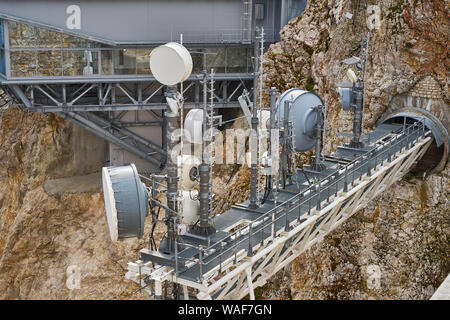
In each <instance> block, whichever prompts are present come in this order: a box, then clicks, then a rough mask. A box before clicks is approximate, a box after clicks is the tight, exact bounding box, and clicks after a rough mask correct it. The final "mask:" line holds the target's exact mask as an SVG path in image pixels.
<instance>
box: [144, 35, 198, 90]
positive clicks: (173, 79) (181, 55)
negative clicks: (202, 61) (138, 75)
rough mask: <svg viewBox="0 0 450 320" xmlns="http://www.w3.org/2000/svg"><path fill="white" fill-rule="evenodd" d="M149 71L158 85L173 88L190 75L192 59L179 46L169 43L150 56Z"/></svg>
mask: <svg viewBox="0 0 450 320" xmlns="http://www.w3.org/2000/svg"><path fill="white" fill-rule="evenodd" d="M150 70H151V71H152V74H153V76H154V77H155V78H156V80H158V81H159V82H160V83H162V84H164V85H166V86H173V85H176V84H178V83H180V82H183V81H185V80H186V79H187V78H188V77H189V76H190V75H191V73H192V57H191V54H190V53H189V51H188V50H187V49H186V48H185V47H184V46H183V45H181V44H179V43H176V42H169V43H166V44H164V45H162V46H159V47H157V48H156V49H154V50H153V51H152V52H151V54H150Z"/></svg>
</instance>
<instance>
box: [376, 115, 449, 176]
mask: <svg viewBox="0 0 450 320" xmlns="http://www.w3.org/2000/svg"><path fill="white" fill-rule="evenodd" d="M426 120H427V121H426ZM417 121H425V125H426V127H427V128H428V129H429V130H431V132H432V135H433V137H434V139H433V142H432V144H431V145H430V147H429V148H428V150H427V152H426V153H425V154H424V155H423V157H422V158H421V159H420V160H418V161H417V163H416V165H415V166H414V167H412V168H411V170H410V171H411V172H412V173H425V172H426V173H429V172H432V171H439V170H441V168H442V167H443V166H445V163H446V162H447V158H448V143H449V141H448V136H447V137H446V136H445V134H442V133H441V135H440V136H439V137H437V136H438V135H439V133H440V130H439V128H438V126H435V127H433V125H431V123H434V122H433V121H431V120H430V119H428V118H426V117H424V116H423V115H420V116H419V115H409V116H407V115H406V114H404V113H399V114H397V115H394V116H389V117H388V118H387V119H386V120H385V121H383V122H384V123H395V124H406V125H412V124H414V123H415V122H417ZM441 139H443V140H444V141H442V143H441Z"/></svg>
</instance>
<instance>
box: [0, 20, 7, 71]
mask: <svg viewBox="0 0 450 320" xmlns="http://www.w3.org/2000/svg"><path fill="white" fill-rule="evenodd" d="M4 32H5V29H4V27H3V20H1V19H0V73H3V74H6V57H5V33H4Z"/></svg>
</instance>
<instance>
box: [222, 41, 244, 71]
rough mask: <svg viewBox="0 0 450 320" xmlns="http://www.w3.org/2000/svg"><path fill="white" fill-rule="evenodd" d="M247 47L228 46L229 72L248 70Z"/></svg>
mask: <svg viewBox="0 0 450 320" xmlns="http://www.w3.org/2000/svg"><path fill="white" fill-rule="evenodd" d="M246 59H247V48H233V47H229V48H227V70H226V71H227V73H241V72H247V61H246Z"/></svg>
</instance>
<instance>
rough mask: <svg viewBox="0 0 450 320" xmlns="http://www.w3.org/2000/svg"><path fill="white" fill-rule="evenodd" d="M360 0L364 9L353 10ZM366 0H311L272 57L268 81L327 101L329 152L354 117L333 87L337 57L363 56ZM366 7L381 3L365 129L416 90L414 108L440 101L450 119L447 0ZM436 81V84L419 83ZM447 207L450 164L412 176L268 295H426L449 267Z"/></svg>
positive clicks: (339, 71)
mask: <svg viewBox="0 0 450 320" xmlns="http://www.w3.org/2000/svg"><path fill="white" fill-rule="evenodd" d="M358 2H359V3H360V8H361V9H362V10H361V11H359V12H356V11H355V10H356V7H357V5H358ZM364 3H365V1H331V0H330V1H309V5H308V8H307V10H306V11H305V13H304V15H303V16H301V17H299V18H296V19H293V20H291V21H290V23H289V25H288V26H286V27H285V28H284V30H283V31H282V40H281V42H279V43H277V44H274V45H272V46H271V47H270V49H269V50H268V53H267V55H266V58H267V60H268V61H267V64H266V71H267V72H266V85H267V87H271V86H274V87H277V88H279V89H280V91H283V90H284V89H288V88H291V87H300V88H306V89H308V90H314V91H315V92H317V93H318V94H319V95H320V96H321V97H322V98H323V99H324V100H325V102H326V104H327V108H328V132H327V137H326V143H325V146H324V149H325V152H329V151H333V150H335V148H336V147H337V145H338V143H339V140H338V136H337V132H338V131H340V132H342V131H347V132H349V131H351V114H350V113H347V112H343V111H341V107H340V103H339V100H340V98H339V95H338V93H337V86H338V85H339V83H340V82H341V81H343V80H344V77H345V74H344V73H345V71H346V70H345V66H344V65H343V64H342V63H341V61H342V60H343V59H345V58H347V57H350V56H352V55H356V56H358V55H359V41H360V35H361V33H362V32H364V33H367V31H368V28H367V20H368V19H369V20H370V16H372V15H373V13H374V12H375V11H369V12H368V13H367V12H366V10H365V9H366V8H365V6H364ZM367 5H368V6H370V5H377V6H378V8H380V13H381V15H380V25H379V28H377V29H375V30H372V31H371V34H370V37H371V40H370V46H369V51H370V56H369V59H368V65H367V97H366V99H367V107H366V109H365V129H366V130H367V129H370V128H372V127H373V126H374V124H375V123H376V121H377V120H378V119H380V117H382V115H383V114H384V113H385V112H387V111H388V112H389V111H391V109H392V105H393V103H392V102H393V101H394V102H396V101H400V100H401V99H400V98H399V97H402V96H408V95H410V96H415V95H417V92H418V91H421V92H422V93H421V96H422V97H423V98H425V99H426V100H422V101H424V103H423V105H421V106H420V105H419V106H416V107H422V108H427V105H430V104H432V105H440V107H439V108H437V109H436V110H438V111H436V110H433V109H431V112H433V113H434V114H435V115H438V114H437V113H439V114H440V115H439V116H440V119H441V121H443V122H444V123H448V121H449V116H448V112H449V109H448V108H449V107H448V102H449V91H448V81H447V79H448V78H447V76H448V72H449V70H448V66H449V57H448V48H447V43H448V40H449V39H448V32H447V31H446V30H448V27H449V19H448V18H449V16H448V12H449V11H448V9H449V3H448V1H420V2H419V1H390V0H385V1H367ZM374 10H376V9H374ZM347 13H352V14H353V19H352V20H349V19H347V18H346V14H347ZM430 78H433V79H434V80H433V81H434V82H433V83H437V84H438V85H433V87H437V88H438V89H437V91H436V90H434V91H433V90H428V89H427V86H425V85H422V84H423V83H424V82H427V81H430V80H428V79H430ZM423 79H425V80H423ZM422 86H423V87H422ZM439 88H440V90H439ZM435 91H436V92H435ZM401 101H404V100H401ZM401 107H407V105H403V106H401ZM427 109H428V110H430V108H427ZM441 113H442V114H441ZM449 207H450V206H449V165H448V164H447V166H446V168H445V170H444V171H443V172H440V173H437V174H433V175H431V176H429V177H427V178H426V179H425V180H422V179H420V178H418V177H413V176H411V175H409V176H407V177H405V178H404V179H402V180H401V181H400V182H398V183H396V184H395V185H394V186H393V187H392V188H391V189H390V190H389V192H386V193H385V194H384V195H383V196H381V197H379V198H377V199H376V200H374V201H372V202H371V203H370V205H368V206H367V208H365V209H364V210H362V211H361V212H359V213H358V214H356V215H355V216H354V217H352V218H351V219H349V220H348V221H347V222H346V223H345V224H343V225H342V226H341V227H340V228H339V229H338V230H336V231H335V232H334V233H333V234H332V235H330V236H328V237H326V238H325V241H323V242H322V243H321V244H319V245H316V246H314V247H313V248H312V249H311V250H309V251H308V252H307V253H305V254H304V255H302V256H301V257H300V258H299V259H297V260H296V261H295V262H294V263H293V264H292V265H291V266H289V267H288V268H286V270H284V271H282V272H280V273H279V274H278V276H277V277H275V278H274V279H273V281H271V282H270V283H269V284H268V285H267V286H266V287H265V288H263V290H261V292H262V297H265V298H280V299H286V298H293V299H371V298H373V299H428V298H429V297H430V296H431V295H432V293H433V292H434V290H435V289H436V288H437V287H438V286H439V284H440V282H441V281H442V280H443V279H444V278H445V277H446V275H447V274H448V273H449V271H450V259H449V253H448V252H449V244H450V241H449V236H450V229H449V227H450V225H449V223H450V215H449ZM377 275H379V277H377ZM376 279H379V280H376Z"/></svg>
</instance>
